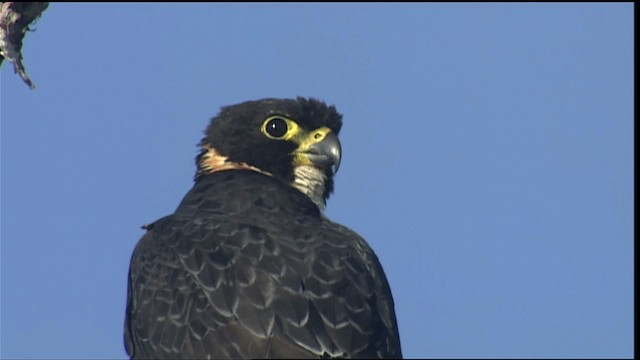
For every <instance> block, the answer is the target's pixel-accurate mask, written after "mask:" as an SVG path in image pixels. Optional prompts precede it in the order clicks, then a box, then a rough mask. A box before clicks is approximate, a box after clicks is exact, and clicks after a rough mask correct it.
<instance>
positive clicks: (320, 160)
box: [294, 127, 342, 174]
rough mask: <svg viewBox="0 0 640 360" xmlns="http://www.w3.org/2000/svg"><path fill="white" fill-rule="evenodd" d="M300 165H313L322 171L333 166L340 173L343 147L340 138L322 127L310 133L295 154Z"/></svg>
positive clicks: (334, 170) (334, 171)
mask: <svg viewBox="0 0 640 360" xmlns="http://www.w3.org/2000/svg"><path fill="white" fill-rule="evenodd" d="M294 154H295V156H296V162H297V163H298V165H312V166H315V167H318V168H321V169H326V168H327V167H330V166H333V173H334V174H335V173H337V172H338V168H339V167H340V158H341V157H342V147H341V146H340V140H338V136H336V134H334V133H333V132H332V131H331V129H329V128H327V127H322V128H319V129H317V130H314V131H312V132H310V133H309V136H308V137H307V138H306V139H304V141H302V143H301V144H300V146H299V147H298V149H297V150H296V151H295V152H294Z"/></svg>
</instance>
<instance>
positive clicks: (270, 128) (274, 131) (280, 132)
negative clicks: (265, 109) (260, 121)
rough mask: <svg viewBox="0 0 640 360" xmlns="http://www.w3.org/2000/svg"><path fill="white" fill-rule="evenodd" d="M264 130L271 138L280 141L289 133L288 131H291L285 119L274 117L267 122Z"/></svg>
mask: <svg viewBox="0 0 640 360" xmlns="http://www.w3.org/2000/svg"><path fill="white" fill-rule="evenodd" d="M264 130H265V131H266V132H267V134H269V135H270V136H271V137H273V138H275V139H279V138H281V137H283V136H284V135H285V134H286V133H287V130H289V128H288V126H287V122H286V121H285V120H284V119H283V118H280V117H274V118H271V119H269V120H267V122H266V123H265V125H264Z"/></svg>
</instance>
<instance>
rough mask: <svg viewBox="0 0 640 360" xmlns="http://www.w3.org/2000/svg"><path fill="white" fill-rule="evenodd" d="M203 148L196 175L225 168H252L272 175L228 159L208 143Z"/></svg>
mask: <svg viewBox="0 0 640 360" xmlns="http://www.w3.org/2000/svg"><path fill="white" fill-rule="evenodd" d="M203 148H204V149H205V150H206V151H205V153H204V154H202V156H201V157H200V161H199V162H198V174H197V176H200V175H204V174H211V173H214V172H218V171H225V170H252V171H256V172H259V173H261V174H265V175H269V176H273V175H272V174H271V173H269V172H266V171H263V170H260V169H258V168H257V167H255V166H251V165H249V164H247V163H244V162H234V161H230V160H229V158H228V157H227V156H224V155H222V154H220V153H219V152H218V151H217V150H216V149H214V148H213V147H211V146H210V145H204V146H203Z"/></svg>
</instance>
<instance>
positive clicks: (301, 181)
mask: <svg viewBox="0 0 640 360" xmlns="http://www.w3.org/2000/svg"><path fill="white" fill-rule="evenodd" d="M293 177H294V180H293V187H295V188H296V189H298V190H300V191H301V192H302V193H303V194H305V195H307V196H308V197H309V198H310V199H311V201H313V202H314V203H315V204H316V206H317V207H318V209H320V211H323V210H324V208H325V205H326V203H325V198H324V193H325V182H326V180H327V176H326V175H325V173H324V172H323V171H322V170H320V169H318V168H317V167H315V166H311V165H299V166H296V167H294V169H293Z"/></svg>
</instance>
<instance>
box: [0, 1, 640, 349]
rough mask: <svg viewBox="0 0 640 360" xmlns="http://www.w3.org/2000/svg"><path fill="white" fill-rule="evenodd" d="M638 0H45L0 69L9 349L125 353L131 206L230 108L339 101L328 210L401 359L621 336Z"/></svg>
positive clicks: (157, 188)
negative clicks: (316, 0) (474, 0)
mask: <svg viewBox="0 0 640 360" xmlns="http://www.w3.org/2000/svg"><path fill="white" fill-rule="evenodd" d="M633 21H634V17H633V4H632V3H613V4H593V3H590V4H575V3H574V4H347V5H345V4H240V5H236V4H180V5H178V4H117V5H116V4H53V5H51V6H50V8H49V9H48V10H47V11H46V12H45V13H44V16H43V17H42V18H41V20H40V21H39V22H38V24H37V25H36V28H37V31H35V32H32V33H29V34H28V35H27V38H26V40H25V47H24V56H25V65H26V68H27V71H28V73H29V74H30V76H31V77H32V79H33V80H34V81H35V83H36V85H37V89H36V90H35V91H29V90H28V88H27V86H25V85H24V84H23V83H22V82H21V80H20V78H19V77H18V76H17V75H14V74H13V70H12V68H11V66H10V64H6V63H5V64H4V66H3V67H2V70H1V100H2V101H1V111H0V115H1V117H2V122H1V136H2V137H1V151H2V152H1V155H2V158H1V159H2V162H1V165H2V166H1V180H2V182H1V190H2V192H1V200H2V208H1V215H2V216H1V240H2V243H1V244H2V247H1V275H2V289H1V290H2V291H1V302H0V304H1V325H2V327H1V335H2V339H1V344H0V350H1V356H2V357H3V358H124V357H125V356H126V355H125V352H124V348H123V344H122V329H123V319H124V307H125V296H126V276H127V270H128V265H129V258H130V255H131V252H132V250H133V247H134V246H135V244H136V242H137V240H138V239H139V237H140V236H141V235H142V234H143V231H142V230H141V229H140V226H141V225H142V224H145V223H148V222H150V221H153V220H155V219H157V218H159V217H161V216H164V215H167V214H169V213H171V212H173V210H174V209H175V207H176V206H177V204H178V203H179V201H180V200H181V199H182V196H183V195H184V194H185V193H186V192H187V191H188V190H189V188H190V187H191V184H192V175H193V173H194V169H195V167H194V163H193V158H194V156H195V155H196V144H197V142H198V141H199V140H200V138H201V136H202V131H203V130H204V128H205V127H206V125H207V123H208V121H209V119H210V118H211V117H212V116H214V115H215V114H216V113H217V112H218V110H219V108H220V107H221V106H224V105H229V104H235V103H239V102H242V101H245V100H251V99H259V98H264V97H295V96H298V95H301V96H313V97H317V98H320V99H323V100H325V101H327V102H329V103H331V104H335V105H336V107H337V108H338V110H339V111H340V112H342V113H343V114H344V127H343V130H342V132H341V141H342V145H343V162H342V164H341V167H340V172H339V173H338V175H337V178H336V192H335V194H334V196H333V197H332V198H331V199H330V200H329V203H328V208H327V215H328V216H329V217H330V218H331V219H333V220H335V221H337V222H339V223H342V224H344V225H346V226H348V227H350V228H352V229H354V230H356V231H357V232H358V233H360V234H361V235H362V236H363V237H365V238H366V239H367V240H368V242H369V243H370V244H371V246H372V247H373V248H374V249H375V250H376V252H377V254H378V256H379V258H380V260H381V262H382V264H383V266H384V268H385V271H386V273H387V276H388V278H389V281H390V283H391V287H392V290H393V293H394V297H395V302H396V313H397V316H398V322H399V326H400V336H401V340H402V345H403V351H404V354H405V356H406V357H574V358H575V357H577V358H580V357H631V356H633V315H634V308H633V296H634V295H633V289H634V288H633V280H634V278H633V267H634V258H633V251H634V243H633V232H634V224H633V211H634V209H633V196H634V193H633V191H634V188H633V160H634V159H633V141H634V138H633V127H634V123H633V90H634V88H633V75H634V74H633V63H634V56H633Z"/></svg>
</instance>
